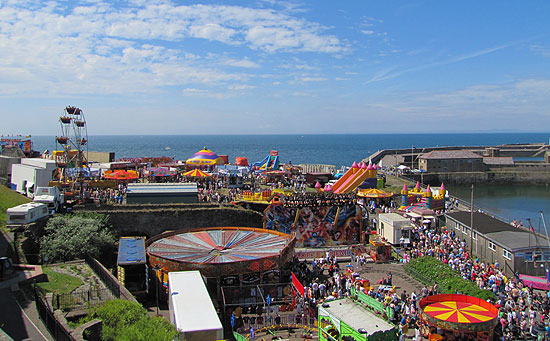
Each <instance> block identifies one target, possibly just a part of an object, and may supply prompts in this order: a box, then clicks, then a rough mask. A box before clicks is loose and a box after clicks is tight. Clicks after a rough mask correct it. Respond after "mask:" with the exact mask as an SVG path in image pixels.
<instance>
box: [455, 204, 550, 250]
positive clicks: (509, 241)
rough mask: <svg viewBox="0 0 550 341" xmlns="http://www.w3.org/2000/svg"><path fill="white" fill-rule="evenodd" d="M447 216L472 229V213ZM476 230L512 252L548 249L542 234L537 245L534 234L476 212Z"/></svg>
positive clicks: (538, 237)
mask: <svg viewBox="0 0 550 341" xmlns="http://www.w3.org/2000/svg"><path fill="white" fill-rule="evenodd" d="M445 216H446V217H448V218H451V219H453V220H455V221H458V222H459V223H460V224H462V225H464V226H467V227H470V212H465V211H462V212H454V213H447V214H445ZM474 230H475V231H477V232H479V233H481V234H483V235H484V236H485V237H487V238H489V239H491V240H493V241H494V242H496V243H497V244H500V245H501V246H503V247H505V248H506V249H508V250H510V251H514V250H519V249H525V248H529V247H531V248H533V247H548V241H547V239H546V238H544V237H543V236H541V235H540V234H538V235H537V239H538V243H536V241H535V235H534V233H531V232H529V231H528V230H525V229H521V228H517V227H513V226H512V225H510V224H507V223H505V222H504V221H502V220H499V219H496V218H493V217H491V216H488V215H487V214H485V213H481V212H474ZM529 235H530V236H529Z"/></svg>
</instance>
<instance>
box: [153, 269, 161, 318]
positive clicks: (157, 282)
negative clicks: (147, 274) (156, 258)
mask: <svg viewBox="0 0 550 341" xmlns="http://www.w3.org/2000/svg"><path fill="white" fill-rule="evenodd" d="M160 269H161V268H160V266H158V264H155V266H154V267H153V271H154V272H155V277H156V284H155V291H156V292H155V295H156V298H157V316H160V315H159V276H158V271H159V270H160Z"/></svg>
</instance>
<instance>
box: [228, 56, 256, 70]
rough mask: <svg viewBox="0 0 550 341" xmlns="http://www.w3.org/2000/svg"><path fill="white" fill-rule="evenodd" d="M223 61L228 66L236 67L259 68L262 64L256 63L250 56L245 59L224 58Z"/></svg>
mask: <svg viewBox="0 0 550 341" xmlns="http://www.w3.org/2000/svg"><path fill="white" fill-rule="evenodd" d="M222 63H223V64H224V65H227V66H235V67H242V68H247V69H258V68H259V67H260V65H259V64H258V63H255V62H253V61H251V60H249V59H248V58H244V59H231V58H230V59H226V60H223V61H222Z"/></svg>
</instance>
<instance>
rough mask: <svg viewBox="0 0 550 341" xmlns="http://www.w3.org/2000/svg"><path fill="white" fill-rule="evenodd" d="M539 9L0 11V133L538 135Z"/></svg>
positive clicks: (339, 6)
mask: <svg viewBox="0 0 550 341" xmlns="http://www.w3.org/2000/svg"><path fill="white" fill-rule="evenodd" d="M548 13H550V1H547V0H533V1H492V0H488V1H473V0H464V1H450V0H432V1H421V0H411V1H390V0H388V1H381V0H380V1H370V0H350V1H326V0H311V1H275V0H260V1H164V0H161V1H157V0H132V1H101V0H88V1H65V0H59V1H55V0H54V1H39V0H30V1H27V0H0V118H1V120H0V122H1V123H0V134H4V135H6V134H23V135H27V134H31V135H56V134H58V132H59V131H60V124H59V117H60V116H61V115H62V114H63V111H64V108H65V107H66V106H68V105H73V106H77V107H79V108H81V109H82V110H83V112H84V115H85V118H86V122H87V128H88V134H89V135H103V134H105V135H116V134H124V135H134V134H138V135H139V134H140V135H145V134H152V135H158V134H170V135H186V134H326V133H335V134H336V133H424V132H435V133H439V132H547V131H548V130H549V129H548V127H549V126H550V20H549V19H548Z"/></svg>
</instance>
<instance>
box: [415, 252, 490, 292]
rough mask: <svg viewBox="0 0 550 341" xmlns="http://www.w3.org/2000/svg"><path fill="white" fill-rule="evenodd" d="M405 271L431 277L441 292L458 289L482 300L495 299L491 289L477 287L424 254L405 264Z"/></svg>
mask: <svg viewBox="0 0 550 341" xmlns="http://www.w3.org/2000/svg"><path fill="white" fill-rule="evenodd" d="M405 271H407V272H408V273H409V274H411V275H412V276H413V277H414V276H415V274H419V275H420V276H422V277H424V278H429V279H432V280H433V281H434V282H435V283H437V284H438V286H439V292H440V293H442V294H455V293H456V292H457V291H458V292H459V293H461V294H464V295H469V296H474V297H478V298H481V299H483V300H488V299H492V300H494V299H495V295H494V294H493V293H492V292H491V291H489V290H484V289H480V288H478V287H477V285H476V284H475V283H473V282H471V281H469V280H466V279H463V278H462V277H461V276H460V273H458V272H457V271H454V270H453V269H451V267H450V266H448V265H447V264H445V263H443V262H441V261H439V260H438V259H436V258H434V257H430V256H424V257H420V258H416V259H413V260H412V261H410V262H409V263H407V264H406V265H405Z"/></svg>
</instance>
